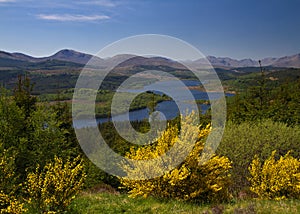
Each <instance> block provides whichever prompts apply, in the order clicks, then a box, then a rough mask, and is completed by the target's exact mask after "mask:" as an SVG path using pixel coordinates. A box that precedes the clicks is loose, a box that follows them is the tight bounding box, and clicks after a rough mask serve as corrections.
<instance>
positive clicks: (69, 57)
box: [0, 49, 101, 64]
mask: <svg viewBox="0 0 300 214" xmlns="http://www.w3.org/2000/svg"><path fill="white" fill-rule="evenodd" d="M92 57H93V55H90V54H85V53H81V52H77V51H74V50H68V49H64V50H61V51H58V52H57V53H55V54H53V55H52V56H48V57H32V56H28V55H26V54H23V53H8V52H4V51H0V58H2V59H9V60H17V61H26V62H33V63H34V62H44V61H48V60H58V61H66V62H74V63H77V64H86V63H87V62H88V61H89V60H90V59H91V58H92ZM97 59H98V60H101V59H100V58H97Z"/></svg>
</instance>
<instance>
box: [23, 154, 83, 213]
mask: <svg viewBox="0 0 300 214" xmlns="http://www.w3.org/2000/svg"><path fill="white" fill-rule="evenodd" d="M83 167H84V166H83V164H82V160H81V159H80V157H79V156H78V157H77V158H75V159H74V160H71V161H70V160H67V161H66V162H65V163H63V160H62V159H61V158H57V157H55V158H54V162H51V163H48V164H47V165H46V166H45V167H44V169H43V170H42V171H40V168H39V167H37V168H36V171H35V172H32V173H29V174H28V176H27V182H26V191H27V193H28V195H29V199H28V202H29V204H31V207H32V208H33V209H35V210H36V209H37V210H39V211H40V212H51V213H55V212H61V211H65V210H66V209H67V206H68V205H69V204H70V203H71V201H72V200H73V199H74V198H75V196H76V195H77V194H78V193H79V191H80V189H81V188H82V185H83V182H84V179H85V173H84V169H83Z"/></svg>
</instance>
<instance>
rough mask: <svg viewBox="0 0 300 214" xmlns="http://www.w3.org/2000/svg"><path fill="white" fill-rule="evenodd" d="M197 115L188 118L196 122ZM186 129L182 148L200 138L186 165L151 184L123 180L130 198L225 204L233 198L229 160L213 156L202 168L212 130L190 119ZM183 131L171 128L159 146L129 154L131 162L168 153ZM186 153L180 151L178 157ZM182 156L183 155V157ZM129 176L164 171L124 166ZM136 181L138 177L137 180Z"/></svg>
mask: <svg viewBox="0 0 300 214" xmlns="http://www.w3.org/2000/svg"><path fill="white" fill-rule="evenodd" d="M192 116H193V115H190V116H187V117H190V118H192ZM185 121H186V124H184V125H183V126H181V127H185V128H184V129H183V130H181V136H183V138H184V139H183V140H182V141H179V144H181V145H180V146H179V148H184V147H185V142H186V140H191V139H193V138H194V137H195V136H196V139H197V140H196V143H195V144H194V147H193V148H192V150H191V152H190V154H189V155H188V156H187V157H186V159H185V161H184V162H183V163H181V164H180V165H179V166H177V167H176V168H174V169H171V170H168V171H167V170H166V172H165V173H164V174H163V175H162V176H160V177H156V178H152V179H148V180H134V179H126V178H120V182H121V184H122V185H123V186H124V187H125V188H126V189H128V190H129V196H130V197H137V196H142V197H147V196H155V197H164V198H175V199H181V200H199V201H222V200H226V199H228V197H229V194H228V191H227V187H228V184H229V182H230V174H229V170H230V168H231V162H230V161H229V159H228V158H226V157H220V156H213V157H212V158H211V159H210V160H208V161H207V162H206V163H204V164H202V165H200V164H199V161H200V155H201V152H202V151H203V148H204V139H205V138H206V136H207V135H208V134H209V132H210V131H211V128H210V126H207V127H205V128H202V129H199V126H197V125H195V124H194V123H193V122H192V121H189V118H187V120H185ZM178 133H179V129H178V127H177V126H172V127H169V128H168V129H167V130H165V131H164V132H163V133H162V135H161V137H160V138H158V139H157V141H156V143H155V144H150V145H147V146H144V147H140V148H138V149H134V148H132V149H131V150H130V152H129V153H127V154H126V157H127V158H130V159H134V160H148V159H152V158H156V157H159V156H161V155H162V154H164V153H166V152H167V151H168V150H169V149H170V148H171V147H172V146H173V145H174V143H175V142H176V141H177V140H178ZM181 151H182V150H179V151H178V154H179V153H180V152H181ZM179 155H180V154H179ZM123 167H124V168H125V169H126V172H127V174H128V175H129V176H132V175H138V174H141V173H143V174H148V175H151V174H152V173H153V171H154V170H162V169H161V168H155V167H153V166H150V165H147V164H145V163H143V164H139V163H137V164H136V165H135V166H134V167H132V166H131V165H128V163H123ZM133 177H134V176H133Z"/></svg>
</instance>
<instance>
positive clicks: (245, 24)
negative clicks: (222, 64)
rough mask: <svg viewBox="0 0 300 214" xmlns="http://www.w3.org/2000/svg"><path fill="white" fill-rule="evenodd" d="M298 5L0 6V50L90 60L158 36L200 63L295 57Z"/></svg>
mask: <svg viewBox="0 0 300 214" xmlns="http://www.w3.org/2000/svg"><path fill="white" fill-rule="evenodd" d="M299 9H300V1H298V0H287V1H283V0H268V1H267V0H244V1H242V0H219V1H216V0H187V1H184V0H152V1H150V0H132V1H129V0H123V1H121V0H77V1H75V0H74V1H70V0H60V1H58V0H39V1H38V0H0V29H1V31H0V50H4V51H9V52H23V53H26V54H30V55H33V56H48V55H51V54H53V53H55V52H56V51H58V50H60V49H64V48H69V49H74V50H77V51H82V52H86V53H91V54H95V53H97V52H98V51H99V50H100V49H101V48H103V47H104V46H106V45H108V44H110V43H112V42H114V41H116V40H119V39H122V38H124V37H128V36H133V35H137V34H147V33H151V34H165V35H170V36H173V37H177V38H179V39H182V40H185V41H186V42H188V43H190V44H192V45H193V46H195V47H197V48H198V49H199V50H200V51H201V52H203V53H204V54H205V55H214V56H229V57H232V58H238V59H241V58H254V59H259V58H264V57H269V56H275V57H278V56H285V55H292V54H296V53H300V16H299Z"/></svg>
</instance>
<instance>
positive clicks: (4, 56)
mask: <svg viewBox="0 0 300 214" xmlns="http://www.w3.org/2000/svg"><path fill="white" fill-rule="evenodd" d="M92 57H93V55H90V54H86V53H81V52H78V51H74V50H69V49H64V50H60V51H58V52H57V53H55V54H53V55H51V56H48V57H40V58H37V57H32V56H29V55H26V54H23V53H9V52H5V51H0V67H3V66H2V65H1V62H3V61H5V60H10V61H11V62H13V61H16V62H30V63H38V62H45V61H49V60H50V61H53V60H58V61H65V62H72V63H76V64H80V65H84V64H86V63H87V62H88V61H89V60H90V59H91V58H92ZM131 57H132V55H117V56H114V57H112V58H108V59H101V58H99V57H95V58H94V60H95V59H96V60H97V61H99V62H111V63H112V62H114V61H116V60H119V59H126V58H131ZM144 59H145V58H144V57H135V59H134V60H132V62H135V63H137V62H141V61H143V62H145V60H144ZM151 59H152V60H151V64H157V65H158V64H159V65H161V64H162V65H169V66H170V67H178V66H179V64H178V63H176V62H174V61H172V60H168V59H165V58H162V57H153V58H151ZM207 60H208V61H209V62H210V63H211V65H212V66H214V67H227V68H236V67H258V66H259V63H258V61H257V60H253V59H241V60H238V59H232V58H229V57H215V56H208V57H207V58H206V59H203V58H201V59H198V60H195V61H193V63H194V64H195V65H202V66H203V65H206V64H207ZM261 64H262V66H272V67H294V68H300V53H299V54H295V55H291V56H284V57H279V58H275V57H273V58H271V57H270V58H264V59H262V60H261Z"/></svg>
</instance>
